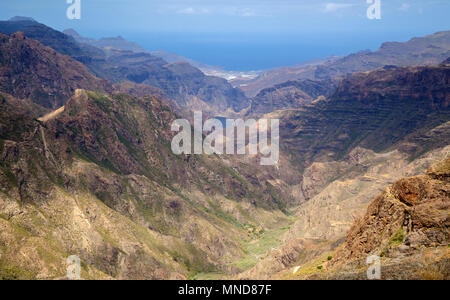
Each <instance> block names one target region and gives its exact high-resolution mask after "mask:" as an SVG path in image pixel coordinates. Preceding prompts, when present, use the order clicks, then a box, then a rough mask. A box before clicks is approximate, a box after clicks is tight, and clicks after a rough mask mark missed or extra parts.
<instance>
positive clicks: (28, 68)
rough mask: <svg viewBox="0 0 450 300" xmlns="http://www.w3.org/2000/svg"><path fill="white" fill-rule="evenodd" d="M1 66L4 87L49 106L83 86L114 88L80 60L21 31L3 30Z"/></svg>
mask: <svg viewBox="0 0 450 300" xmlns="http://www.w3.org/2000/svg"><path fill="white" fill-rule="evenodd" d="M0 66H1V67H0V91H3V92H6V93H9V94H11V95H13V96H15V97H17V98H21V99H29V100H31V101H33V102H34V103H36V104H39V105H41V106H43V107H45V108H48V109H55V108H58V107H60V106H62V105H64V103H65V102H66V101H67V100H68V99H69V98H70V97H71V96H72V95H73V93H74V92H75V90H76V89H79V88H85V89H89V90H93V91H99V92H107V91H109V92H110V91H112V86H111V85H110V84H109V83H108V82H107V81H106V80H101V79H98V78H96V77H94V76H93V75H92V74H91V73H89V72H88V70H87V69H86V67H85V66H84V65H82V64H81V63H80V62H78V61H76V60H73V59H71V58H70V57H68V56H65V55H61V54H59V53H58V52H56V51H55V50H53V49H51V48H48V47H45V46H43V45H42V44H41V43H39V42H38V41H35V40H33V39H30V38H27V37H25V36H24V34H23V33H21V32H19V33H14V34H11V35H9V36H8V35H4V34H1V33H0Z"/></svg>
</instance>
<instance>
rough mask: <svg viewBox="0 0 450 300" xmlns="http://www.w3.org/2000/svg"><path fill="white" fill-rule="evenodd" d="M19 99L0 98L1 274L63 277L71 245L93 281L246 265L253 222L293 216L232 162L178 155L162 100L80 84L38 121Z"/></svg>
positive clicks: (273, 222)
mask: <svg viewBox="0 0 450 300" xmlns="http://www.w3.org/2000/svg"><path fill="white" fill-rule="evenodd" d="M22 103H23V102H22V101H20V100H17V99H15V98H13V97H11V96H9V95H7V94H2V96H1V100H0V105H1V106H2V107H1V110H0V111H1V113H0V125H1V126H0V142H1V143H0V145H1V147H0V153H1V154H0V182H1V183H2V184H1V187H2V188H1V191H0V227H1V228H2V235H1V236H0V241H1V244H2V245H9V246H8V247H5V248H3V247H0V251H1V254H2V256H1V258H2V259H1V260H0V266H1V267H0V270H2V272H6V274H3V273H2V272H0V276H2V278H9V277H8V276H15V277H17V278H41V279H49V278H61V277H64V276H65V264H64V262H65V259H66V258H67V256H68V253H71V254H76V255H78V256H80V257H81V259H82V261H83V274H85V275H84V276H85V278H86V277H87V278H119V279H120V278H127V279H132V278H134V279H144V278H145V279H151V278H153V279H168V278H186V277H188V276H193V275H195V274H197V273H201V272H222V273H232V272H238V271H239V269H238V268H237V267H235V266H233V265H232V263H233V262H234V261H235V260H237V259H239V258H241V257H244V256H245V253H244V250H243V249H242V246H241V244H240V242H241V241H242V240H245V239H246V238H248V235H249V233H248V229H249V228H257V227H259V226H261V228H265V229H266V230H270V229H271V228H273V227H274V226H285V225H286V224H288V223H289V220H288V217H287V216H286V215H284V213H282V212H281V211H280V208H279V207H280V205H282V202H280V201H283V202H284V203H288V201H291V200H290V198H289V197H288V196H284V195H283V193H281V192H280V191H279V190H278V189H277V187H275V186H273V185H270V184H267V183H266V181H265V180H263V179H262V180H260V179H259V178H258V176H255V175H252V177H246V176H245V175H242V174H241V173H239V171H237V170H238V169H237V168H236V169H235V168H233V167H231V166H233V165H234V164H235V162H233V160H232V158H223V159H222V158H219V157H216V156H187V155H183V156H176V155H174V154H172V152H171V150H170V140H171V138H172V136H173V133H172V132H171V131H170V124H171V122H172V121H173V120H174V119H175V118H176V115H174V114H173V112H172V110H171V109H170V108H169V107H168V106H166V105H165V104H163V103H162V102H161V101H160V100H159V99H158V98H157V97H155V96H146V97H144V98H136V97H132V96H129V95H125V94H115V95H112V96H108V95H105V94H99V93H95V92H90V91H84V90H76V92H75V95H74V96H73V97H72V98H71V99H70V100H69V101H67V102H66V104H65V106H64V107H63V108H62V109H59V110H57V111H55V112H53V113H51V114H48V115H46V116H44V117H42V118H39V119H38V120H36V119H34V118H31V117H30V116H28V114H27V112H26V110H25V109H22ZM242 168H243V167H242ZM251 169H252V167H251V166H250V167H247V170H248V171H250V170H251ZM272 194H273V195H275V196H272ZM275 197H276V198H275ZM283 224H284V225H283ZM18 239H20V240H21V242H20V243H16V242H14V241H16V240H18ZM80 241H82V242H80ZM23 245H28V246H23ZM22 246H23V247H22ZM31 261H36V262H37V263H34V264H31V263H30V262H31Z"/></svg>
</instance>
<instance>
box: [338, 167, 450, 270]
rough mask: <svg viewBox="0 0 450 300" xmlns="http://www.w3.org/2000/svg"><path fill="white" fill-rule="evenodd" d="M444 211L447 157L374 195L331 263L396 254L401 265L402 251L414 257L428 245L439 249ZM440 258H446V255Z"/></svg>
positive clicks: (449, 220) (449, 183) (448, 219)
mask: <svg viewBox="0 0 450 300" xmlns="http://www.w3.org/2000/svg"><path fill="white" fill-rule="evenodd" d="M449 212H450V159H447V160H446V161H445V162H443V163H441V164H438V165H437V166H435V167H432V168H431V169H430V170H429V171H428V172H427V174H426V175H423V176H418V177H412V178H408V179H402V180H399V181H397V182H396V183H394V184H393V185H392V186H391V187H390V188H388V189H387V190H386V191H385V192H384V193H382V194H381V195H379V196H378V197H377V198H376V199H375V200H374V201H373V202H372V203H371V204H370V206H369V208H368V210H367V213H366V215H365V216H364V218H362V219H361V220H359V221H357V222H356V223H355V224H354V225H353V227H352V229H351V230H350V232H349V234H348V236H347V239H346V241H345V243H344V246H343V249H342V250H340V251H339V252H338V254H337V255H336V260H335V261H334V264H335V265H348V264H350V263H352V262H353V261H358V260H361V259H365V258H366V257H367V256H369V255H373V254H375V255H379V256H385V257H386V259H387V261H389V260H392V259H397V260H398V262H397V264H398V265H401V264H402V263H406V261H407V260H406V258H404V257H403V255H402V253H408V256H412V257H414V256H415V255H418V253H419V252H423V251H425V250H426V249H430V248H431V249H436V250H437V251H438V250H439V249H440V248H441V247H444V248H442V249H443V250H445V249H446V248H447V247H448V245H449V237H450V229H449V228H450V215H449ZM443 259H444V261H445V260H446V261H447V263H448V259H449V257H448V254H447V257H446V258H445V256H444V258H443ZM408 263H409V262H408ZM447 271H448V270H447ZM411 276H413V275H411ZM445 276H448V274H447V275H445Z"/></svg>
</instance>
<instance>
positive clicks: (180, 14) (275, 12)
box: [0, 0, 450, 69]
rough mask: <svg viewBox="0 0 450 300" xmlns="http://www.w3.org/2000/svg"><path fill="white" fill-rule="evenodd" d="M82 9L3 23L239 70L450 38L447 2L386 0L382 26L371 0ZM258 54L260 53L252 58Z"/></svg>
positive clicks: (147, 1) (49, 10)
mask: <svg viewBox="0 0 450 300" xmlns="http://www.w3.org/2000/svg"><path fill="white" fill-rule="evenodd" d="M81 3H82V18H81V20H68V19H67V18H66V8H67V7H68V4H67V3H66V0H39V1H36V0H14V1H2V2H1V4H0V8H1V9H0V18H1V19H8V18H10V17H12V16H15V15H24V16H31V17H34V18H35V19H36V20H38V21H40V22H42V23H44V24H47V25H49V26H51V27H54V28H56V29H59V30H63V29H65V28H74V29H76V30H77V31H79V32H80V33H82V34H83V35H86V36H90V37H96V38H98V37H102V36H112V35H113V36H116V35H122V36H124V37H126V38H129V39H133V40H135V41H137V42H139V43H141V44H143V46H144V47H146V48H149V49H150V50H156V49H163V50H166V51H177V52H179V53H180V54H182V55H185V56H190V57H192V58H194V59H197V60H203V61H205V62H206V63H210V64H218V65H223V66H226V67H227V68H236V69H258V68H270V67H275V66H279V65H289V64H295V63H299V62H302V61H305V60H308V59H311V58H315V57H320V56H324V55H325V56H326V55H332V54H337V55H342V54H347V53H350V52H353V51H356V50H363V49H376V48H377V47H378V46H379V45H380V43H382V42H384V41H391V40H397V41H404V40H407V39H409V38H411V37H414V36H423V35H426V34H430V33H434V32H436V31H442V30H450V18H449V17H448V16H449V13H450V1H448V0H421V1H420V0H381V7H382V19H381V20H369V19H368V18H367V17H366V10H367V8H368V6H369V5H368V4H367V3H366V0H81ZM286 48H289V49H286ZM258 49H259V50H260V51H259V52H261V53H260V54H258V55H256V56H255V55H252V53H253V54H254V53H255V52H256V51H258ZM252 56H255V57H252ZM274 57H278V58H277V59H275V58H274ZM264 62H267V63H264Z"/></svg>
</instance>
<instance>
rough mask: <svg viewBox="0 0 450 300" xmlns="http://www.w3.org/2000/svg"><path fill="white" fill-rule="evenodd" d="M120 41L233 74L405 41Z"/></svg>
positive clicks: (191, 37)
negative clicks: (225, 70) (182, 57)
mask: <svg viewBox="0 0 450 300" xmlns="http://www.w3.org/2000/svg"><path fill="white" fill-rule="evenodd" d="M124 37H125V38H126V39H128V40H132V41H135V42H137V43H139V44H140V45H141V46H143V47H144V48H146V49H147V50H149V51H154V50H160V49H161V50H164V51H166V52H174V53H177V54H179V55H182V56H184V57H187V58H191V59H194V60H196V61H199V62H202V63H205V64H208V65H213V66H221V67H224V68H225V69H227V70H233V71H253V70H267V69H271V68H276V67H282V66H292V65H296V64H299V63H302V62H306V61H309V60H312V59H317V58H324V57H328V56H331V55H347V54H350V53H353V52H357V51H360V50H366V49H370V50H376V49H378V48H379V46H380V45H381V43H383V42H385V41H406V40H408V39H409V38H410V37H409V36H405V34H402V35H399V34H397V35H396V34H395V33H393V34H391V35H389V34H378V35H363V34H361V35H355V34H354V33H351V32H349V33H347V34H342V33H341V34H336V33H333V34H332V33H329V34H292V35H290V34H242V33H237V34H236V33H226V34H198V33H196V34H187V33H139V34H138V33H129V34H125V35H124Z"/></svg>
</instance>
